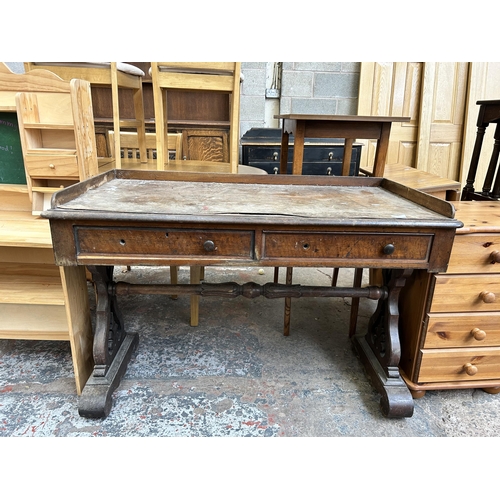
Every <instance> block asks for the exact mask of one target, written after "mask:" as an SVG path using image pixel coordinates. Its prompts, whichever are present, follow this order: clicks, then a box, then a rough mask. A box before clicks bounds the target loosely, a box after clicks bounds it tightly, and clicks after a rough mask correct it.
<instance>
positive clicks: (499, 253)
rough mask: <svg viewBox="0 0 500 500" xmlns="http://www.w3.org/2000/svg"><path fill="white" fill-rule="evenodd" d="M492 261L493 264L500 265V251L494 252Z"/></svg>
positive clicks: (491, 257) (491, 255)
mask: <svg viewBox="0 0 500 500" xmlns="http://www.w3.org/2000/svg"><path fill="white" fill-rule="evenodd" d="M490 259H491V262H492V263H493V262H496V263H497V264H500V251H498V250H495V251H494V252H491V254H490Z"/></svg>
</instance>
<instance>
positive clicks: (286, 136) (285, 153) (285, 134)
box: [280, 129, 290, 175]
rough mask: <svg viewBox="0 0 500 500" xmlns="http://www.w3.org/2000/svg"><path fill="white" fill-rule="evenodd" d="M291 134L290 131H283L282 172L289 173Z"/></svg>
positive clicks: (283, 173)
mask: <svg viewBox="0 0 500 500" xmlns="http://www.w3.org/2000/svg"><path fill="white" fill-rule="evenodd" d="M289 138H290V134H289V133H288V132H285V130H284V129H283V131H282V132H281V156H280V174H282V175H286V174H287V163H288V140H289Z"/></svg>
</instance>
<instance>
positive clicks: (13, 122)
mask: <svg viewBox="0 0 500 500" xmlns="http://www.w3.org/2000/svg"><path fill="white" fill-rule="evenodd" d="M0 184H26V174H25V172H24V161H23V151H22V148H21V139H20V137H19V125H18V123H17V114H16V113H9V112H0Z"/></svg>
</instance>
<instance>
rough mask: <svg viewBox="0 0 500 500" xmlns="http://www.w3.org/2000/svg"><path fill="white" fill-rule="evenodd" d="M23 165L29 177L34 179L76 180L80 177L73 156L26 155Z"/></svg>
mask: <svg viewBox="0 0 500 500" xmlns="http://www.w3.org/2000/svg"><path fill="white" fill-rule="evenodd" d="M25 164H26V168H27V170H28V173H29V175H30V176H31V177H33V178H35V179H36V178H39V177H40V178H43V179H46V178H47V177H57V178H60V179H64V178H71V179H73V178H75V179H78V178H79V176H80V175H79V171H78V163H77V160H76V156H75V155H54V156H45V155H27V156H26V158H25Z"/></svg>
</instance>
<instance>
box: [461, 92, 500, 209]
mask: <svg viewBox="0 0 500 500" xmlns="http://www.w3.org/2000/svg"><path fill="white" fill-rule="evenodd" d="M476 104H478V105H479V113H478V117H477V134H476V142H475V143H474V150H473V152H472V158H471V162H470V166H469V173H468V175H467V182H466V184H465V186H464V188H463V190H462V198H461V199H462V201H471V200H479V201H498V200H499V199H500V168H499V165H500V164H499V162H498V156H499V153H500V100H491V101H477V103H476ZM490 123H495V124H496V127H495V132H494V135H493V138H494V141H493V151H492V153H491V157H490V162H489V164H488V170H487V171H486V176H485V178H484V184H483V187H482V190H481V191H475V188H474V183H475V181H476V176H477V169H478V164H479V159H480V157H481V149H482V145H483V139H484V134H485V132H486V128H487V127H488V125H489V124H490Z"/></svg>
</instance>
